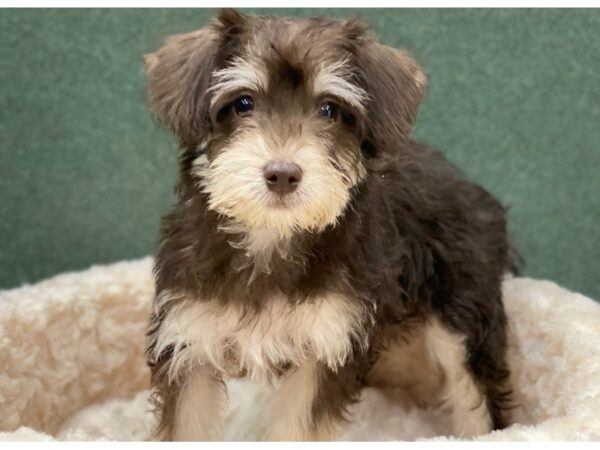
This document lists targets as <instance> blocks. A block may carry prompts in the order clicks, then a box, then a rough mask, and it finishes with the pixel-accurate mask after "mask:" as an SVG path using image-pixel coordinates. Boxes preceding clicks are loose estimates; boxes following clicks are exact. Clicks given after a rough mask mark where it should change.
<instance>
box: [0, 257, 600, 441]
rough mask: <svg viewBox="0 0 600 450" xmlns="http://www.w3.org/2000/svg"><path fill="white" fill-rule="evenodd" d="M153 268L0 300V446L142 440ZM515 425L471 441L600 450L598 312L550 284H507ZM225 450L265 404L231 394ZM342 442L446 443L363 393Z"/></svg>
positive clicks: (402, 409)
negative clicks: (579, 444)
mask: <svg viewBox="0 0 600 450" xmlns="http://www.w3.org/2000/svg"><path fill="white" fill-rule="evenodd" d="M151 266H152V260H151V259H150V258H145V259H141V260H138V261H132V262H121V263H117V264H113V265H108V266H102V267H93V268H91V269H89V270H86V271H83V272H79V273H69V274H63V275H59V276H56V277H54V278H51V279H49V280H46V281H43V282H40V283H38V284H35V285H32V286H25V287H21V288H18V289H14V290H10V291H4V292H0V440H9V441H14V440H145V439H148V437H149V431H150V429H151V427H152V416H151V415H150V414H149V413H148V403H147V399H148V391H147V388H148V370H147V368H146V366H145V362H144V355H143V347H144V332H145V327H146V320H147V318H148V312H149V307H150V303H151V298H152V294H153V282H152V273H151ZM504 294H505V303H506V308H507V312H508V316H509V322H510V335H509V340H510V349H509V364H510V366H511V369H512V376H513V384H514V388H515V398H516V400H517V402H518V404H519V406H518V408H517V409H516V410H515V419H516V421H517V424H515V425H513V426H511V427H509V428H508V429H506V430H503V431H496V432H493V433H491V434H488V435H485V436H480V437H478V439H480V440H599V439H600V304H596V303H595V302H593V301H592V300H590V299H588V298H586V297H583V296H582V295H579V294H575V293H572V292H569V291H567V290H565V289H562V288H560V287H559V286H557V285H556V284H554V283H551V282H547V281H538V280H532V279H527V278H513V279H507V280H506V281H505V282H504ZM229 391H230V411H229V413H228V422H227V428H226V432H225V438H226V439H228V440H237V439H252V438H253V436H252V430H253V429H254V425H255V423H254V422H253V421H255V420H256V419H255V418H256V417H259V416H260V414H258V413H257V411H256V407H257V405H260V404H262V403H264V402H261V401H260V396H261V395H263V394H264V393H263V392H262V391H261V390H260V389H259V388H257V387H256V386H253V385H251V384H249V383H246V382H241V381H235V382H232V383H230V385H229ZM350 417H351V418H352V422H351V423H349V424H348V425H346V426H345V428H344V430H343V434H342V436H341V439H345V440H391V439H394V440H396V439H399V440H413V439H430V438H435V439H452V438H451V437H444V436H448V434H449V427H448V421H447V417H446V415H445V414H444V413H443V412H437V411H433V410H431V411H430V410H423V409H418V408H416V407H414V406H411V405H410V404H408V403H406V402H403V401H402V399H401V398H400V397H395V396H390V395H386V394H384V393H382V392H380V391H377V390H375V389H366V390H365V391H364V393H363V396H362V399H361V401H360V402H359V403H357V404H356V405H354V406H353V407H352V408H351V410H350Z"/></svg>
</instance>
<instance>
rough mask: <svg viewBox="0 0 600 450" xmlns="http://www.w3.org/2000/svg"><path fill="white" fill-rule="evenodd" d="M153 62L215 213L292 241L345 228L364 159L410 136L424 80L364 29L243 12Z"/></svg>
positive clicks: (154, 89)
mask: <svg viewBox="0 0 600 450" xmlns="http://www.w3.org/2000/svg"><path fill="white" fill-rule="evenodd" d="M147 63H148V72H149V79H150V84H149V93H150V101H151V104H152V106H153V109H154V111H155V112H156V114H157V115H158V117H159V118H161V119H162V120H163V121H164V122H166V123H167V124H168V125H170V126H171V127H172V128H173V130H174V131H175V132H176V133H177V135H178V137H179V140H180V142H181V144H182V146H183V147H184V148H185V149H186V150H187V151H192V153H193V154H194V160H193V163H192V164H191V166H190V168H189V171H190V173H189V175H190V179H193V180H195V183H196V184H197V186H199V187H200V188H201V189H202V190H203V191H204V192H205V193H206V194H207V195H208V207H209V208H211V209H213V210H215V211H217V212H219V213H221V214H222V215H224V216H226V217H228V218H229V219H231V220H232V222H233V223H234V224H236V225H241V226H242V227H243V229H245V230H266V231H269V232H276V233H277V234H278V235H279V236H282V237H285V236H290V235H291V234H292V233H293V232H295V231H297V230H309V231H319V230H322V229H323V228H325V227H327V226H328V225H332V224H335V222H336V220H337V219H338V218H339V217H340V216H341V215H342V213H343V212H344V210H345V208H346V206H347V204H348V202H349V201H350V198H351V192H352V191H353V188H354V187H355V186H356V185H357V184H359V183H360V182H361V181H362V180H363V179H364V178H365V176H366V173H367V170H366V164H365V162H366V158H368V157H381V156H382V155H387V156H389V155H390V154H393V153H394V148H396V149H399V148H401V147H402V145H403V143H404V142H405V141H406V140H407V139H408V134H409V132H410V127H411V125H412V122H413V120H414V116H415V114H416V108H417V105H418V101H419V99H420V97H421V94H422V91H423V89H424V85H425V78H424V76H423V74H422V72H420V70H419V69H418V67H417V66H416V65H415V64H414V62H413V61H412V60H411V59H410V58H409V57H408V56H406V55H404V54H402V53H400V52H398V51H396V50H394V49H391V48H389V47H384V46H382V45H380V44H377V43H375V42H374V41H371V40H369V39H368V38H367V37H366V36H365V29H364V27H363V26H362V25H361V24H358V23H356V22H331V21H326V20H322V19H309V20H292V19H284V18H264V17H246V16H241V15H239V14H238V13H236V12H234V11H223V12H221V14H220V15H219V17H218V19H217V20H216V21H215V22H213V24H212V25H211V26H209V27H207V28H205V29H202V30H199V31H197V32H194V33H190V34H186V35H180V36H175V37H174V38H172V39H171V40H170V41H169V42H168V43H167V44H166V45H165V47H163V48H162V49H161V50H159V51H158V52H157V53H155V54H152V55H149V57H148V58H147Z"/></svg>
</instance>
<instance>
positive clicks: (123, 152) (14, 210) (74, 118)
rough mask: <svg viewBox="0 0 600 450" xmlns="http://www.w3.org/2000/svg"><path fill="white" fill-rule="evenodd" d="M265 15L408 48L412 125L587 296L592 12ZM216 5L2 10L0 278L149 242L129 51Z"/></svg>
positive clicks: (156, 154)
mask: <svg viewBox="0 0 600 450" xmlns="http://www.w3.org/2000/svg"><path fill="white" fill-rule="evenodd" d="M263 11H264V10H263ZM269 13H272V14H293V15H302V16H306V15H314V14H322V15H329V16H348V15H360V16H362V17H364V18H366V19H367V20H368V21H370V22H371V24H372V26H373V28H374V32H375V34H376V35H377V36H379V38H380V39H381V40H382V41H384V42H386V43H388V44H391V45H394V46H399V47H406V48H408V49H410V50H411V51H412V52H413V53H414V54H415V56H416V57H417V59H418V60H419V61H420V62H421V63H422V65H423V66H424V67H425V69H426V71H427V73H428V74H429V78H430V89H429V92H428V95H427V97H426V99H425V101H424V103H423V105H422V109H421V111H420V114H419V118H418V122H417V127H416V130H415V136H416V137H417V138H418V139H421V140H423V141H426V142H428V143H429V144H431V145H433V146H436V147H439V148H441V149H443V150H444V151H445V152H446V154H447V155H448V157H449V158H450V159H451V160H452V161H454V162H455V163H457V164H459V165H460V166H461V167H462V168H463V169H464V170H465V171H466V173H467V174H468V175H469V176H470V177H472V178H473V179H474V180H476V181H478V182H480V183H482V184H483V185H484V186H485V187H487V188H488V189H489V190H491V191H492V192H493V193H495V194H496V195H497V196H499V197H500V199H501V200H502V201H503V202H504V203H505V204H507V205H509V206H510V208H511V209H510V220H511V228H512V233H513V235H514V237H515V240H516V242H517V244H518V247H519V249H520V250H521V252H522V254H523V256H524V257H525V260H526V262H527V266H526V269H525V273H526V274H527V275H529V276H533V277H539V278H548V279H552V280H555V281H557V282H558V283H560V284H562V285H564V286H566V287H568V288H571V289H574V290H577V291H580V292H583V293H585V294H587V295H590V296H592V297H595V298H600V284H599V283H598V281H599V280H598V277H597V273H598V269H597V266H596V264H597V263H598V261H599V260H600V226H598V224H597V222H598V220H599V219H600V201H599V194H600V177H599V175H600V173H599V172H600V170H599V169H600V10H546V9H537V10H523V9H521V10H502V9H494V10H461V9H452V10H436V9H412V10H381V9H370V10H306V9H297V10H270V11H269ZM213 15H214V10H208V9H200V10H189V9H172V10H165V9H145V10H127V9H119V10H110V9H104V10H81V9H78V10H0V106H1V108H0V241H1V245H0V288H7V287H12V286H16V285H19V284H21V283H24V282H34V281H36V280H39V279H41V278H43V277H47V276H49V275H52V274H54V273H57V272H61V271H65V270H72V269H81V268H85V267H86V266H89V265H91V264H94V263H107V262H111V261H116V260H120V259H125V258H136V257H139V256H142V255H146V254H150V253H152V252H153V251H154V249H155V243H156V237H157V231H158V224H159V218H160V216H161V215H162V214H163V213H164V212H165V211H166V210H167V209H168V208H169V206H170V205H171V204H172V202H173V194H172V186H173V184H174V180H175V174H176V150H175V142H174V139H173V138H172V137H171V136H170V135H169V134H168V133H167V132H166V131H164V130H162V129H161V128H160V127H159V126H158V125H156V124H155V123H153V121H152V120H151V117H150V115H149V113H148V112H147V109H146V105H145V97H144V73H143V64H142V55H143V54H144V53H146V52H149V51H152V50H154V49H155V48H157V46H158V45H159V44H160V42H161V41H162V39H163V37H164V36H166V35H169V34H172V33H177V32H183V31H190V30H193V29H195V28H197V27H199V26H201V25H204V24H206V23H207V21H208V20H209V18H210V17H212V16H213Z"/></svg>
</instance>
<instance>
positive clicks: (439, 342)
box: [426, 318, 508, 437]
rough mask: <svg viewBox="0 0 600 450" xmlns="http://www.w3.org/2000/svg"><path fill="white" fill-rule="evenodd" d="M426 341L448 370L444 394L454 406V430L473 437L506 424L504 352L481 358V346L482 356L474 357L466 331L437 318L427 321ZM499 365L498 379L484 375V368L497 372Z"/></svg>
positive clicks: (432, 353) (433, 354) (483, 352)
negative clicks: (463, 332)
mask: <svg viewBox="0 0 600 450" xmlns="http://www.w3.org/2000/svg"><path fill="white" fill-rule="evenodd" d="M426 342H427V350H428V352H429V355H430V357H431V358H432V360H433V362H434V363H436V364H438V365H439V367H440V368H441V369H442V371H443V373H444V377H445V381H444V388H443V396H444V400H445V402H446V404H447V406H449V407H450V408H451V413H452V424H453V431H454V434H455V435H457V436H460V437H472V436H476V435H481V434H486V433H489V432H490V431H491V430H492V429H493V428H501V427H503V426H506V423H505V422H504V421H502V420H501V419H500V418H501V417H503V416H502V412H501V411H502V408H501V407H500V406H501V405H500V404H499V401H498V400H499V395H500V396H501V395H503V394H502V393H501V392H502V384H503V383H501V382H500V381H506V378H507V377H508V371H507V370H506V368H505V367H504V360H503V352H499V354H496V355H492V354H491V353H489V354H486V356H485V357H484V358H481V356H482V355H483V354H485V352H486V349H485V347H481V348H480V349H479V350H478V352H477V354H478V355H479V357H480V359H479V360H478V361H474V359H473V354H469V352H468V348H469V347H471V345H470V344H471V343H470V342H469V341H468V338H467V336H466V334H462V333H460V332H457V331H454V330H450V328H449V327H448V326H446V325H444V324H443V323H442V322H441V321H440V320H439V319H437V318H435V319H433V320H432V321H431V322H430V323H429V324H428V325H427V328H426ZM482 364H488V366H487V368H483V367H480V366H481V365H482ZM495 368H498V370H497V371H496V377H497V378H498V380H495V382H491V380H486V379H485V378H484V377H483V376H482V371H483V370H491V371H492V372H494V371H495ZM506 395H507V394H506Z"/></svg>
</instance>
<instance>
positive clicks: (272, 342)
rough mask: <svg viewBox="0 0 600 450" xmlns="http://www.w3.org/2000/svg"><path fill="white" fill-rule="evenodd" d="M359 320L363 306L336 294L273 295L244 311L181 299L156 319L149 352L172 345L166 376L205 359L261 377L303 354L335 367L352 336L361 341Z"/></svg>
mask: <svg viewBox="0 0 600 450" xmlns="http://www.w3.org/2000/svg"><path fill="white" fill-rule="evenodd" d="M162 296H165V297H164V299H167V298H168V297H169V296H170V294H169V293H168V292H163V293H162V294H161V297H162ZM158 300H159V301H160V300H161V299H158ZM363 324H364V308H363V307H362V306H361V305H359V304H356V303H353V302H351V301H349V300H348V299H347V298H345V297H344V296H342V295H339V294H330V295H326V296H322V297H319V298H315V299H311V300H307V301H305V302H302V303H300V304H297V305H291V304H290V303H289V302H287V301H286V299H285V298H281V297H273V298H271V299H269V300H268V301H266V302H265V305H264V307H263V308H262V310H261V311H260V312H258V313H255V312H249V313H247V314H245V315H244V313H243V310H242V308H239V307H235V306H228V307H222V306H219V305H218V304H217V303H216V302H213V301H197V300H187V301H183V302H181V303H180V304H178V305H176V306H175V307H173V308H171V310H170V311H169V312H168V314H167V315H166V317H165V319H164V320H163V322H162V323H161V326H160V329H159V331H158V335H157V345H156V346H155V349H154V354H155V356H157V355H159V354H160V353H161V352H162V351H163V350H164V349H166V348H168V347H169V346H172V347H173V357H172V360H171V363H170V367H169V372H170V375H171V376H175V375H176V374H177V373H178V372H179V371H180V370H182V369H184V368H186V367H191V366H193V365H209V366H212V367H214V368H215V369H217V370H219V371H221V372H223V373H224V374H226V375H227V374H231V373H232V371H243V372H245V374H246V376H248V377H250V378H253V379H258V380H264V379H268V378H270V376H271V375H273V373H272V370H273V368H274V367H277V366H281V365H284V364H287V363H291V364H298V363H300V361H302V360H303V359H305V358H312V359H316V360H317V361H321V362H323V363H325V364H326V365H327V366H329V367H331V368H332V369H334V370H335V369H337V368H338V367H340V366H341V365H342V364H343V363H344V362H345V361H346V359H347V358H348V356H349V355H350V353H351V351H352V342H353V339H358V340H359V342H361V343H362V344H363V345H366V342H365V337H364V335H365V333H364V326H363ZM232 355H233V356H234V358H233V360H234V361H235V366H236V367H234V368H232V367H231V363H232Z"/></svg>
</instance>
